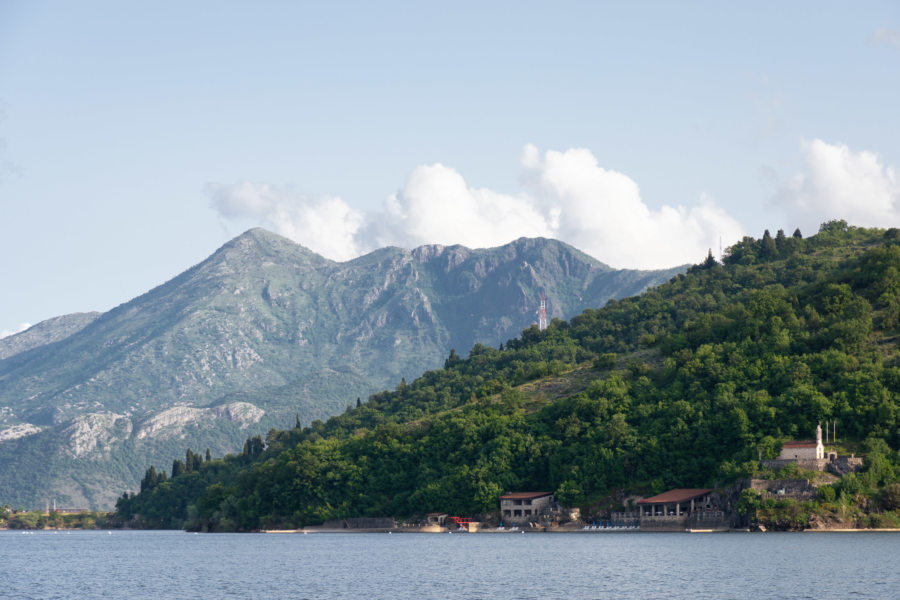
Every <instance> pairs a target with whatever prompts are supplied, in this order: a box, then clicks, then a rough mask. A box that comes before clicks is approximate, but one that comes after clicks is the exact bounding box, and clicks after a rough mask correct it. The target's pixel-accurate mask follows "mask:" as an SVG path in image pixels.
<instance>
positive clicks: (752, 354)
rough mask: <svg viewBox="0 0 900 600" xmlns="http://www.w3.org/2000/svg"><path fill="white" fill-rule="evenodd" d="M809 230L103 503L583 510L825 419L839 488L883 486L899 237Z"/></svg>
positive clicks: (740, 247) (166, 518)
mask: <svg viewBox="0 0 900 600" xmlns="http://www.w3.org/2000/svg"><path fill="white" fill-rule="evenodd" d="M826 225H827V227H826V226H823V228H824V229H823V233H820V234H819V235H817V236H815V237H813V238H809V239H806V240H804V239H802V237H800V236H798V235H795V236H792V237H791V238H787V237H786V236H785V235H784V233H783V232H779V234H778V235H776V237H775V238H772V237H771V236H770V235H766V234H764V236H763V239H762V240H754V239H752V238H745V239H744V240H742V241H741V242H739V243H738V244H736V245H735V246H733V247H732V248H729V250H728V253H727V254H726V256H725V259H724V265H718V264H717V263H715V261H714V260H713V261H712V264H711V263H709V258H711V253H710V254H709V256H708V258H707V262H706V263H704V264H703V265H700V266H698V267H695V268H692V269H690V270H689V272H688V273H687V274H685V275H679V276H676V277H675V278H673V280H672V281H670V282H669V283H668V284H666V285H664V286H659V287H657V288H654V289H651V290H649V291H648V292H646V293H645V294H643V295H642V296H639V297H634V298H627V299H624V300H620V301H610V302H609V303H608V304H607V305H606V306H605V307H603V308H600V309H595V310H587V311H585V312H584V313H582V314H581V315H579V316H577V317H575V318H573V319H572V320H571V321H570V322H568V323H566V322H562V321H558V320H554V321H553V322H552V323H551V324H550V326H549V327H548V329H547V330H545V331H539V330H538V329H537V328H536V327H533V328H530V329H527V330H525V331H524V332H523V334H522V336H521V337H520V338H519V339H513V340H509V341H508V342H507V344H506V345H505V349H504V350H498V349H494V348H490V347H486V346H483V345H480V344H477V345H476V346H475V347H473V348H472V350H471V352H470V354H469V357H468V358H467V359H462V358H461V357H459V356H458V355H457V354H456V352H455V351H451V353H450V356H449V357H448V358H447V360H446V362H445V366H444V368H443V369H440V370H437V371H431V372H428V373H425V374H424V375H423V376H422V377H421V378H419V379H417V380H415V381H412V382H410V383H407V382H405V381H401V385H400V386H398V388H397V390H395V391H392V392H387V391H386V392H382V393H380V394H374V395H373V396H371V397H370V398H369V401H368V402H366V403H360V404H359V405H358V406H357V407H356V408H353V409H351V410H348V411H347V412H346V413H345V414H343V415H340V416H338V417H334V418H332V419H329V420H328V421H327V422H325V423H322V422H315V423H313V424H312V425H311V426H310V427H307V428H304V429H296V428H295V429H294V430H291V431H286V432H273V433H271V434H270V435H269V436H268V438H267V439H268V447H267V446H266V444H265V443H264V442H263V440H261V439H259V438H258V436H257V437H256V438H250V439H248V440H247V443H246V444H245V447H244V452H243V454H242V456H240V457H235V458H232V459H229V460H225V461H213V462H212V463H209V464H204V465H203V467H204V468H202V469H200V472H199V473H194V474H191V473H188V472H184V473H182V474H181V475H180V476H177V477H176V476H174V473H173V478H172V479H171V480H170V481H169V482H167V483H166V485H158V486H157V487H156V488H155V490H148V491H142V493H141V494H139V495H138V496H136V497H131V498H126V499H125V500H124V501H120V506H119V510H120V512H123V513H127V514H128V513H140V514H142V515H155V517H154V518H157V519H158V520H159V521H158V522H160V523H163V522H166V523H167V522H171V521H172V520H173V519H175V520H180V521H181V522H185V520H186V519H188V516H190V519H189V520H188V521H187V524H188V526H189V527H192V528H195V529H213V530H217V529H218V530H221V529H227V528H235V529H241V530H249V529H256V528H260V527H276V526H278V527H281V526H285V527H287V526H292V527H296V526H299V525H303V524H308V523H316V522H321V521H322V520H325V519H332V518H343V517H348V516H379V515H395V516H405V515H412V514H421V513H425V512H430V511H433V510H442V511H452V512H456V513H460V514H471V513H483V512H489V511H492V510H493V509H494V508H495V505H496V498H497V496H498V495H499V494H500V493H501V492H502V491H507V490H513V489H547V490H553V491H555V492H556V494H557V495H558V497H560V499H561V500H562V501H563V502H565V503H573V504H580V503H587V504H589V503H591V502H596V501H598V500H599V499H601V498H603V497H605V496H606V495H608V494H610V493H611V492H614V491H615V490H623V489H626V490H631V491H637V492H641V493H649V492H659V491H662V490H663V489H665V488H668V487H700V486H710V485H714V484H716V483H721V482H725V481H730V480H733V479H735V478H736V477H739V476H742V475H746V474H747V473H749V472H751V471H752V470H753V469H754V468H755V467H756V461H757V460H758V459H759V458H760V457H763V458H765V457H770V456H772V455H773V454H775V453H777V449H778V448H779V447H780V444H781V441H783V440H785V439H789V438H796V437H807V436H809V435H810V432H811V431H812V429H813V428H814V427H815V424H816V423H817V422H818V421H820V420H827V419H838V420H839V421H840V423H841V425H842V428H843V430H844V433H845V435H846V436H848V437H850V438H852V439H855V440H866V439H867V438H868V440H869V441H866V445H865V447H866V449H867V450H868V452H869V455H870V458H869V460H868V462H867V472H866V474H864V475H862V476H860V477H859V478H857V479H855V480H853V481H849V480H848V482H847V483H846V489H843V488H842V491H841V493H845V494H850V493H851V491H849V490H850V489H851V487H853V486H856V487H855V488H854V490H855V491H854V492H852V493H863V492H865V490H877V489H880V488H882V487H884V488H885V489H887V486H890V485H893V484H894V483H895V482H896V481H897V479H898V476H900V466H898V456H897V453H896V451H895V450H894V449H896V448H898V447H900V427H898V425H900V395H898V392H900V366H898V363H900V360H898V357H900V354H898V351H897V347H896V342H895V340H896V335H897V333H898V332H897V314H898V306H897V300H896V297H897V291H898V290H900V275H898V274H900V246H895V245H894V243H895V241H894V238H892V237H891V236H890V235H889V234H888V233H884V232H881V231H878V230H860V229H857V228H850V227H848V226H846V224H843V225H841V224H840V223H836V224H831V225H828V224H826ZM823 234H824V235H823ZM779 244H780V247H779ZM541 378H549V379H544V380H543V381H542V385H541V386H536V385H534V384H529V382H533V381H535V380H538V379H541ZM542 386H543V387H542ZM543 389H546V390H555V389H559V390H563V391H559V392H553V393H551V392H548V391H541V390H543ZM554 394H555V395H554ZM178 462H180V461H178ZM189 462H190V461H187V462H186V463H185V465H184V469H185V471H186V470H187V463H189ZM173 469H174V465H173ZM865 493H871V494H872V495H873V498H875V497H876V496H877V494H876V492H875V491H870V492H865ZM883 497H884V501H885V503H891V502H893V500H892V498H893V496H892V495H891V492H885V493H884V495H883ZM752 500H753V499H752V498H749V497H747V498H745V499H744V501H745V504H747V506H749V504H750V503H751V501H752Z"/></svg>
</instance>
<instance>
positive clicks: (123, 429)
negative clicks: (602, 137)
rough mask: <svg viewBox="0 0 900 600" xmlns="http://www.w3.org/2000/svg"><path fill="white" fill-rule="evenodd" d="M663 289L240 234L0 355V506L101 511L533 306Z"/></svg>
mask: <svg viewBox="0 0 900 600" xmlns="http://www.w3.org/2000/svg"><path fill="white" fill-rule="evenodd" d="M677 272H679V269H671V270H666V271H651V272H642V271H617V270H614V269H611V268H610V267H608V266H606V265H604V264H602V263H600V262H598V261H597V260H595V259H593V258H591V257H589V256H587V255H585V254H583V253H581V252H579V251H577V250H575V249H574V248H572V247H570V246H567V245H566V244H563V243H561V242H558V241H554V240H547V239H524V238H523V239H519V240H516V241H515V242H512V243H510V244H507V245H505V246H502V247H499V248H491V249H486V250H471V249H468V248H464V247H462V246H450V247H443V246H422V247H420V248H416V249H414V250H411V251H409V250H403V249H400V248H383V249H381V250H377V251H375V252H372V253H371V254H368V255H365V256H362V257H359V258H357V259H355V260H351V261H348V262H344V263H337V262H333V261H330V260H328V259H325V258H323V257H321V256H319V255H317V254H315V253H313V252H311V251H310V250H308V249H306V248H303V247H302V246H299V245H297V244H295V243H293V242H291V241H289V240H287V239H285V238H282V237H279V236H277V235H275V234H272V233H270V232H267V231H265V230H262V229H253V230H250V231H248V232H246V233H244V234H243V235H241V236H239V237H237V238H235V239H233V240H231V241H230V242H228V243H227V244H225V245H224V246H223V247H222V248H220V249H219V250H218V251H216V252H215V253H214V254H213V255H212V256H210V257H209V258H208V259H207V260H205V261H203V262H202V263H200V264H198V265H196V266H194V267H193V268H191V269H189V270H187V271H185V272H184V273H182V274H181V275H179V276H177V277H175V278H174V279H172V280H170V281H168V282H166V283H164V284H163V285H160V286H159V287H157V288H154V289H153V290H151V291H149V292H148V293H146V294H144V295H142V296H140V297H138V298H135V299H134V300H132V301H130V302H128V303H126V304H123V305H121V306H118V307H116V308H115V309H113V310H111V311H109V312H107V313H105V314H103V315H100V316H98V317H96V318H92V319H84V320H83V321H84V322H85V325H84V326H83V327H82V328H80V329H77V328H76V327H75V326H72V333H71V334H70V335H68V336H66V335H64V334H63V333H59V334H57V335H49V334H48V335H47V337H46V343H38V342H37V338H36V336H34V335H30V334H29V332H31V331H32V330H29V331H26V332H23V333H22V334H18V336H12V338H10V339H8V340H4V342H6V344H5V346H6V347H8V348H10V349H11V350H9V352H11V354H9V355H8V356H6V357H5V358H4V359H3V360H0V504H3V503H7V502H8V503H12V504H15V505H19V504H23V505H32V506H33V505H40V504H43V501H44V499H45V498H55V499H56V500H57V504H58V505H62V504H77V505H89V506H95V507H96V506H109V505H110V504H111V503H112V501H113V500H114V498H115V497H116V496H117V495H118V494H119V493H120V492H121V490H122V489H128V488H132V489H133V488H134V486H135V485H136V483H137V481H138V479H139V477H140V475H141V474H142V473H143V470H144V469H145V468H146V465H147V464H148V463H150V462H156V463H157V464H162V463H164V462H168V461H171V460H173V459H174V458H175V457H176V456H179V455H180V454H181V453H182V452H183V451H184V448H185V446H190V447H194V448H207V447H208V448H210V449H211V451H212V452H214V453H216V454H224V453H226V452H233V451H236V450H239V449H240V447H241V444H242V443H243V441H244V440H245V439H246V438H247V437H249V436H250V435H253V434H258V433H260V432H265V431H267V430H268V429H270V428H272V427H284V426H287V425H288V424H293V423H294V422H295V420H296V419H299V420H300V421H301V422H303V423H309V422H311V421H313V420H316V419H324V418H327V417H328V416H330V415H333V414H337V413H340V412H341V411H343V410H344V409H345V408H346V407H347V406H348V405H351V404H353V403H355V402H356V399H357V398H365V397H367V396H368V395H369V394H370V393H372V392H374V391H376V390H379V389H383V388H385V387H393V386H394V385H396V384H397V383H398V382H399V381H400V380H401V378H404V377H405V378H408V379H413V378H415V377H417V376H419V375H420V374H421V373H422V372H424V371H426V370H429V369H434V368H437V367H439V366H440V365H441V364H443V361H444V359H445V358H446V356H447V355H448V353H449V352H450V350H451V349H452V348H456V349H460V350H461V351H462V352H465V351H466V350H468V348H470V347H472V346H473V345H474V344H475V343H476V342H480V343H483V344H487V345H490V346H496V345H498V344H500V343H502V342H505V341H506V340H507V339H509V338H511V337H514V336H515V335H517V334H518V333H519V332H520V331H521V330H522V329H523V328H525V327H528V326H529V324H530V323H531V322H533V321H535V320H536V311H537V308H538V302H539V297H540V293H541V290H544V291H545V293H546V295H547V297H548V313H549V315H550V316H552V317H567V316H570V315H573V314H576V313H577V312H579V311H581V310H582V309H584V308H585V307H590V306H600V305H602V304H604V303H605V302H606V301H607V300H608V299H610V298H619V297H624V296H629V295H632V294H636V293H639V292H641V291H642V290H644V289H646V288H647V287H650V286H654V285H657V284H659V283H662V282H664V281H666V280H668V279H669V278H671V277H672V276H673V275H674V274H676V273H677ZM70 320H71V319H70ZM88 321H89V322H88ZM32 329H47V330H48V331H56V330H58V329H59V328H58V327H51V326H50V325H49V324H48V325H47V326H44V324H39V325H38V326H36V327H35V328H32ZM76 329H77V330H76ZM28 335H30V337H28ZM20 336H26V337H23V338H22V340H23V341H21V342H20V340H19V338H20ZM25 340H32V341H31V342H27V341H25ZM12 352H14V353H12Z"/></svg>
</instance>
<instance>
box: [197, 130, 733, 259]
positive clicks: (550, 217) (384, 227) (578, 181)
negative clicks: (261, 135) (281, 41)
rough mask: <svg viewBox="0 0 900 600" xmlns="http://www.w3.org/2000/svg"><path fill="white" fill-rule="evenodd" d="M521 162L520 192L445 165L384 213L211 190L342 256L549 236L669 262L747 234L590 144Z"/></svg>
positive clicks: (253, 191)
mask: <svg viewBox="0 0 900 600" xmlns="http://www.w3.org/2000/svg"><path fill="white" fill-rule="evenodd" d="M521 165H522V177H521V181H522V190H521V192H520V193H518V194H509V193H503V192H497V191H494V190H490V189H486V188H474V187H471V186H470V185H468V183H467V182H466V181H465V179H464V177H463V176H462V175H461V174H460V173H459V172H457V171H456V170H454V169H452V168H450V167H447V166H445V165H442V164H439V163H436V164H432V165H424V166H420V167H417V168H415V169H414V170H413V171H412V173H411V174H410V175H409V178H408V179H407V181H406V182H405V184H404V185H403V187H402V188H401V189H400V190H398V191H397V192H396V193H395V194H393V195H391V196H390V197H389V198H387V199H386V200H385V202H384V206H383V208H382V210H381V211H378V212H375V213H363V212H361V211H358V210H355V209H353V208H351V207H350V206H348V205H347V204H346V203H344V202H343V201H342V200H341V199H339V198H334V197H319V198H317V197H311V196H307V195H303V194H299V193H296V192H294V191H291V190H289V189H285V188H278V187H274V186H270V185H266V184H251V183H240V184H237V185H231V186H226V185H214V186H210V189H209V191H210V195H211V199H212V204H213V206H214V208H216V210H217V211H218V212H219V214H220V215H221V216H222V217H223V218H225V219H229V220H237V221H244V222H254V223H256V224H260V225H263V226H265V227H268V228H270V229H272V230H273V231H275V232H276V233H280V234H282V235H285V236H286V237H290V238H291V239H293V240H295V241H297V242H299V243H301V244H303V245H305V246H307V247H309V248H311V249H312V250H315V251H316V252H319V253H320V254H323V255H324V256H327V257H329V258H333V259H336V260H346V259H348V258H351V257H354V256H357V255H359V254H361V253H363V252H366V251H370V250H373V249H375V248H378V247H381V246H386V245H396V246H404V247H415V246H418V245H421V244H463V245H465V246H469V247H473V248H479V247H488V246H497V245H500V244H504V243H507V242H510V241H512V240H514V239H516V238H518V237H522V236H526V237H536V236H543V237H552V238H556V239H559V240H562V241H564V242H567V243H569V244H572V245H573V246H575V247H577V248H579V249H580V250H583V251H584V252H587V253H588V254H590V255H592V256H594V257H596V258H598V259H599V260H602V261H604V262H607V263H609V264H611V265H613V266H615V267H630V268H663V267H671V266H675V265H678V264H683V263H687V262H700V261H701V260H702V259H703V258H704V257H705V255H706V252H707V249H709V248H717V247H718V244H719V239H720V236H721V238H722V240H723V241H725V242H726V243H732V242H734V241H736V240H738V239H739V238H740V236H741V234H742V230H741V227H740V225H739V224H738V222H737V221H736V220H735V219H733V218H732V217H731V216H730V215H728V214H727V213H726V212H725V211H724V210H722V209H721V208H719V207H718V206H717V205H716V203H715V202H714V201H713V200H712V199H711V198H708V197H701V198H698V199H697V202H696V203H695V204H694V205H692V206H669V205H666V206H662V207H660V208H658V209H652V208H650V207H649V206H647V204H645V202H644V201H643V199H642V198H641V194H640V188H639V187H638V184H637V183H636V182H635V181H634V180H632V179H631V178H630V177H628V176H627V175H625V174H623V173H619V172H616V171H613V170H609V169H605V168H603V167H601V166H600V165H598V164H597V160H596V158H595V157H594V155H593V154H592V153H591V152H590V151H589V150H586V149H570V150H566V151H564V152H558V151H552V150H550V151H547V152H545V153H544V154H541V153H540V152H539V151H538V149H537V148H536V147H534V146H531V145H528V146H526V147H525V148H524V150H523V152H522V158H521Z"/></svg>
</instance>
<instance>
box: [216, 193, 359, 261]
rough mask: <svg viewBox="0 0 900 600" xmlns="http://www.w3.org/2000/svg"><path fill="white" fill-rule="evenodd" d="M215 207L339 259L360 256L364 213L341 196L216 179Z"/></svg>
mask: <svg viewBox="0 0 900 600" xmlns="http://www.w3.org/2000/svg"><path fill="white" fill-rule="evenodd" d="M207 193H208V194H209V196H210V199H211V201H212V205H213V208H215V209H216V210H217V211H218V212H219V214H220V215H221V216H222V217H223V218H225V219H228V220H231V221H237V222H244V223H251V224H254V225H261V226H263V227H265V228H267V229H270V230H271V231H274V232H275V233H277V234H279V235H283V236H285V237H287V238H290V239H292V240H294V241H296V242H298V243H301V244H303V245H304V246H306V247H307V248H309V249H311V250H313V251H315V252H317V253H319V254H321V255H322V256H325V257H328V258H332V259H334V260H349V259H351V258H354V257H355V256H359V255H360V254H361V253H362V250H367V249H368V248H363V249H360V248H358V247H357V242H356V236H357V232H358V231H359V229H360V227H361V226H362V224H363V218H364V217H363V213H362V212H360V211H358V210H355V209H353V208H351V207H350V206H349V205H348V204H347V203H346V202H344V201H343V200H341V199H340V198H336V197H332V196H321V197H313V196H309V195H306V194H301V193H298V192H296V191H294V190H292V189H290V188H286V187H278V186H272V185H268V184H255V183H250V182H242V183H238V184H236V185H219V184H213V185H210V186H208V188H207Z"/></svg>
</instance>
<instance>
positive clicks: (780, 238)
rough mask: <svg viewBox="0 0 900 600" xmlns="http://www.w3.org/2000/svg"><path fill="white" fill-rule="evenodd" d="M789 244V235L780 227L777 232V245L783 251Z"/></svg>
mask: <svg viewBox="0 0 900 600" xmlns="http://www.w3.org/2000/svg"><path fill="white" fill-rule="evenodd" d="M785 246H787V236H785V235H784V229H779V230H778V233H776V234H775V247H776V248H778V251H779V252H781V251H782V250H784V249H785Z"/></svg>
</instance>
